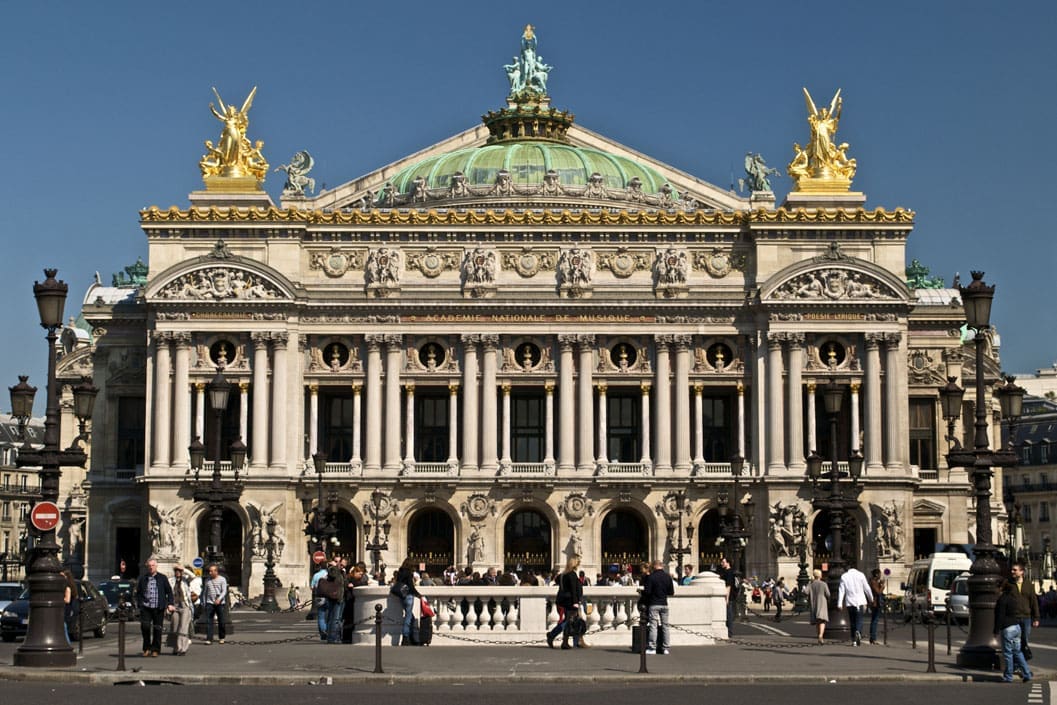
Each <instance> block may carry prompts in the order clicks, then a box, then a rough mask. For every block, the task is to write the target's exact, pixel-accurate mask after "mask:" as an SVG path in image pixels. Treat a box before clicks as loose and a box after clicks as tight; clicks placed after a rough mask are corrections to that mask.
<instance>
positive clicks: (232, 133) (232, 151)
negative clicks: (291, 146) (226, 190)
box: [198, 86, 268, 181]
mask: <svg viewBox="0 0 1057 705" xmlns="http://www.w3.org/2000/svg"><path fill="white" fill-rule="evenodd" d="M256 94H257V87H256V86H254V87H253V90H251V91H250V94H249V95H248V96H246V100H245V101H244V102H243V103H242V108H241V109H236V108H235V106H234V105H226V104H225V103H224V100H223V99H222V98H221V97H220V93H218V92H217V89H216V88H213V95H215V96H216V97H217V105H214V104H213V103H210V104H209V110H210V111H211V112H212V113H213V116H214V117H216V119H217V120H220V122H222V123H223V124H224V128H223V130H221V133H220V140H219V141H218V142H217V144H216V146H213V142H212V141H211V140H206V143H205V144H206V150H207V151H206V154H205V155H204V156H203V157H202V159H201V160H200V161H199V162H198V166H199V168H200V169H201V170H202V176H204V177H210V176H223V177H246V176H252V177H254V178H256V179H257V180H259V181H263V180H264V177H265V175H266V174H267V173H268V163H267V162H266V161H265V159H264V155H262V154H261V148H262V147H263V146H264V142H262V141H261V140H257V141H256V142H255V143H251V142H250V140H249V138H247V137H246V128H247V127H248V126H249V115H248V114H249V111H250V108H251V107H252V106H253V96H255V95H256ZM217 106H219V108H220V109H219V110H218V109H217Z"/></svg>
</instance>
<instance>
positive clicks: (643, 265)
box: [598, 247, 651, 279]
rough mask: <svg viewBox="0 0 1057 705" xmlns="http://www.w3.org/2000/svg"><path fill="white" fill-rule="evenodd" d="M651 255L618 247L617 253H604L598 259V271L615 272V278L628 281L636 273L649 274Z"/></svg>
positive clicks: (643, 251)
mask: <svg viewBox="0 0 1057 705" xmlns="http://www.w3.org/2000/svg"><path fill="white" fill-rule="evenodd" d="M650 259H651V258H650V253H649V252H647V251H645V250H642V251H636V250H631V249H629V248H627V247H618V248H617V249H616V251H615V252H602V253H601V254H600V255H599V257H598V269H599V270H606V269H608V270H609V271H611V272H613V276H615V277H618V278H620V279H627V278H628V277H630V276H631V275H632V274H634V273H635V272H648V271H649V269H650Z"/></svg>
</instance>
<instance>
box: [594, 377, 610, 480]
mask: <svg viewBox="0 0 1057 705" xmlns="http://www.w3.org/2000/svg"><path fill="white" fill-rule="evenodd" d="M606 388H607V386H606V383H605V382H599V383H598V458H597V461H596V462H597V464H598V465H600V466H605V465H608V464H609V458H608V457H607V455H608V453H607V451H606V446H607V445H608V440H609V439H608V438H607V435H606V434H607V433H608V431H607V430H606V429H607V422H606Z"/></svg>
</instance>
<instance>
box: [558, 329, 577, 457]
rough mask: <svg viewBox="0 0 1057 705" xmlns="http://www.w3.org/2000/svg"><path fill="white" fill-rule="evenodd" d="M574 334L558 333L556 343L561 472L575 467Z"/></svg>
mask: <svg viewBox="0 0 1057 705" xmlns="http://www.w3.org/2000/svg"><path fill="white" fill-rule="evenodd" d="M575 339H576V336H573V335H559V336H558V345H559V347H560V348H561V359H560V360H559V362H558V399H559V402H560V409H559V410H558V427H559V428H560V429H561V437H560V438H559V445H558V469H559V470H560V471H561V472H567V473H568V472H573V471H574V470H575V469H576V445H575V440H576V434H575V433H573V429H574V428H576V412H575V407H574V406H573V402H574V399H573V395H574V392H573V342H574V341H575Z"/></svg>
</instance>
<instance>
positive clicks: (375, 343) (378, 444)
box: [364, 334, 385, 472]
mask: <svg viewBox="0 0 1057 705" xmlns="http://www.w3.org/2000/svg"><path fill="white" fill-rule="evenodd" d="M364 341H365V342H366V343H367V457H366V458H365V462H364V470H365V471H367V472H379V471H380V470H381V469H382V344H383V343H384V342H385V336H382V335H375V334H369V335H366V336H364Z"/></svg>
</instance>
